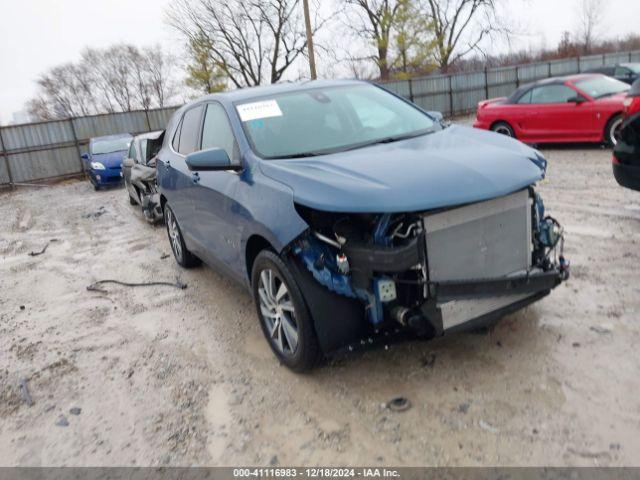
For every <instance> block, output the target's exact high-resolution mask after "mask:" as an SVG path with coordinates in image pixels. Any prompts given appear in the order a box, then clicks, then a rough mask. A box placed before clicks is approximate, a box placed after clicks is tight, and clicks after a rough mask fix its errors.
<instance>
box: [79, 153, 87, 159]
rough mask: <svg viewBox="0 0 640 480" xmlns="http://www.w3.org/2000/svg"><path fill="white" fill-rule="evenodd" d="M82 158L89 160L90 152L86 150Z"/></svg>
mask: <svg viewBox="0 0 640 480" xmlns="http://www.w3.org/2000/svg"><path fill="white" fill-rule="evenodd" d="M80 158H82V159H83V160H89V154H88V153H86V152H85V153H83V154H82V155H80Z"/></svg>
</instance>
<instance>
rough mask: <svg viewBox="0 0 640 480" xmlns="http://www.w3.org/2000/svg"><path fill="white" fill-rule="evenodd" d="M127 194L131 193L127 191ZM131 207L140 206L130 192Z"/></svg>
mask: <svg viewBox="0 0 640 480" xmlns="http://www.w3.org/2000/svg"><path fill="white" fill-rule="evenodd" d="M127 192H129V189H127ZM129 205H138V202H137V201H136V199H135V198H133V195H131V192H129Z"/></svg>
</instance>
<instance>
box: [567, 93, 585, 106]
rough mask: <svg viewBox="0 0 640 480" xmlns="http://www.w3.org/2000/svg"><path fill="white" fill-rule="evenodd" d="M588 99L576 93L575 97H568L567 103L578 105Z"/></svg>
mask: <svg viewBox="0 0 640 480" xmlns="http://www.w3.org/2000/svg"><path fill="white" fill-rule="evenodd" d="M586 101H587V99H586V98H584V97H582V96H580V95H576V96H575V97H571V98H569V99H567V103H576V104H578V105H580V104H581V103H584V102H586Z"/></svg>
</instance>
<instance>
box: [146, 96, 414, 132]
mask: <svg viewBox="0 0 640 480" xmlns="http://www.w3.org/2000/svg"><path fill="white" fill-rule="evenodd" d="M412 101H413V100H412ZM144 116H145V118H146V119H147V131H148V132H150V131H151V122H150V121H149V110H147V109H146V108H145V109H144Z"/></svg>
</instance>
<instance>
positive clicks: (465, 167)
mask: <svg viewBox="0 0 640 480" xmlns="http://www.w3.org/2000/svg"><path fill="white" fill-rule="evenodd" d="M545 168H546V161H545V160H544V158H543V157H542V156H541V155H540V154H539V152H537V151H536V150H535V149H533V148H531V147H528V146H526V145H525V144H523V143H521V142H519V141H517V140H514V139H511V138H509V137H506V136H504V135H498V134H495V133H492V132H487V131H484V130H478V129H473V128H469V127H464V126H458V125H454V126H451V127H449V128H445V129H444V130H441V131H438V132H434V133H432V134H427V135H424V136H421V137H417V138H413V139H409V140H403V141H399V142H394V143H389V144H380V145H374V146H370V147H365V148H360V149H357V150H351V151H347V152H341V153H336V154H330V155H323V156H321V157H314V158H306V159H293V160H267V161H263V162H260V169H261V171H262V173H263V174H265V175H267V176H268V177H271V178H272V179H274V180H277V181H279V182H281V183H284V184H285V185H288V186H289V187H290V188H291V189H292V190H293V195H294V200H295V202H297V203H300V204H302V205H305V206H307V207H310V208H315V209H318V210H325V211H334V212H372V213H373V212H375V213H383V212H388V213H393V212H410V211H419V210H428V209H433V208H441V207H448V206H454V205H460V204H464V203H470V202H476V201H480V200H485V199H489V198H494V197H498V196H501V195H506V194H508V193H511V192H514V191H516V190H519V189H521V188H524V187H526V186H528V185H531V184H533V183H535V182H536V181H538V180H540V179H541V178H542V177H543V176H544V169H545Z"/></svg>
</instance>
